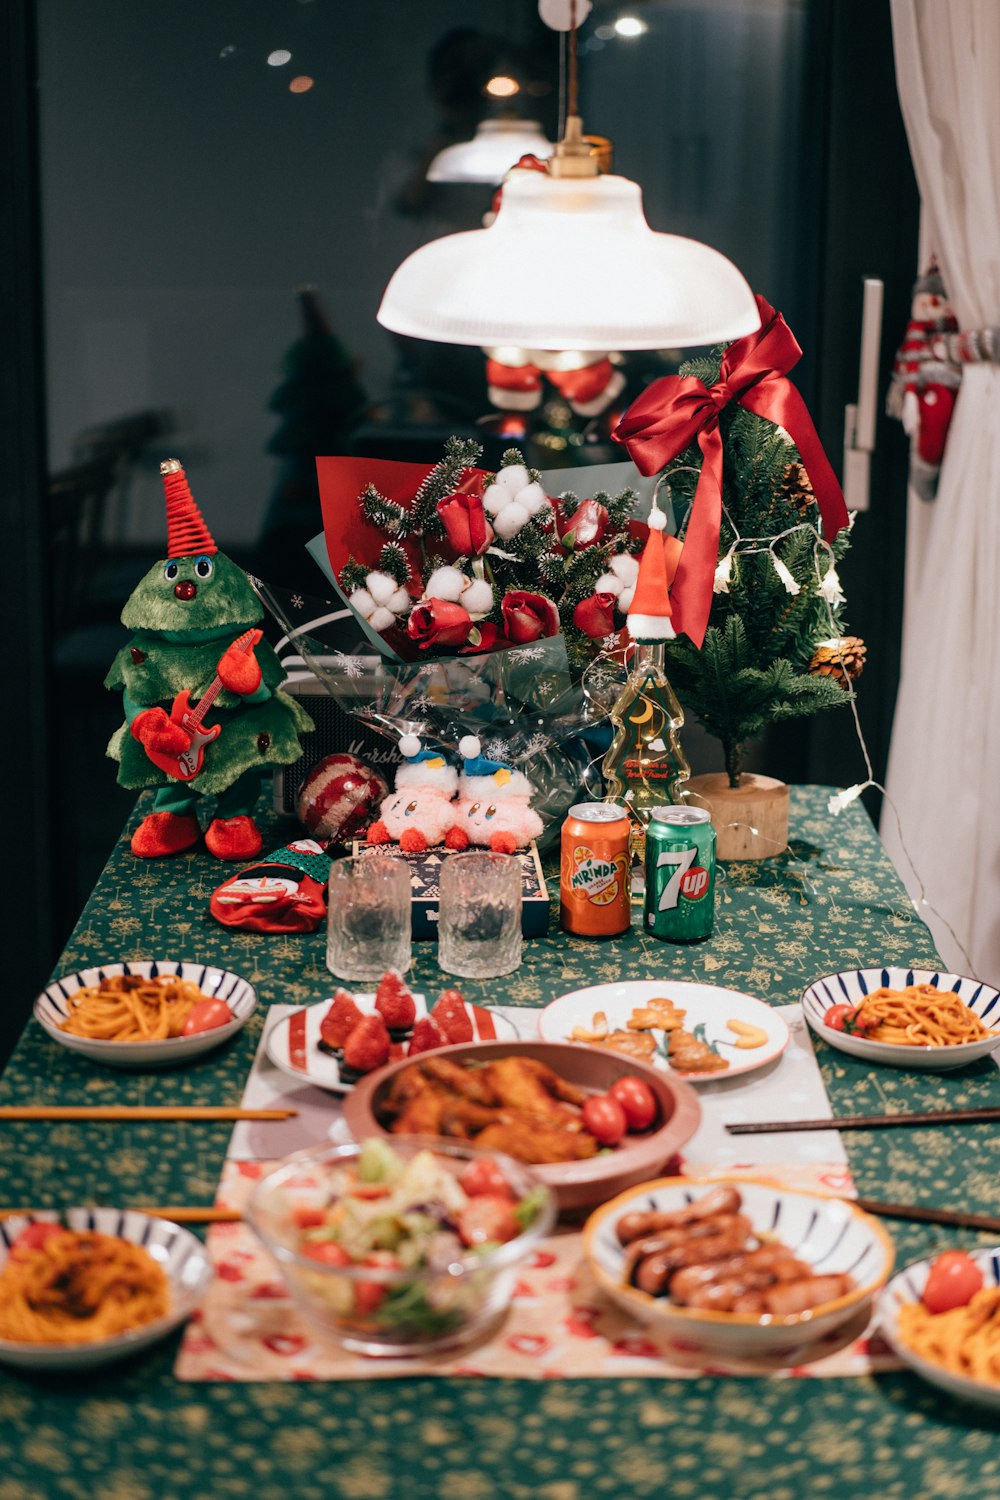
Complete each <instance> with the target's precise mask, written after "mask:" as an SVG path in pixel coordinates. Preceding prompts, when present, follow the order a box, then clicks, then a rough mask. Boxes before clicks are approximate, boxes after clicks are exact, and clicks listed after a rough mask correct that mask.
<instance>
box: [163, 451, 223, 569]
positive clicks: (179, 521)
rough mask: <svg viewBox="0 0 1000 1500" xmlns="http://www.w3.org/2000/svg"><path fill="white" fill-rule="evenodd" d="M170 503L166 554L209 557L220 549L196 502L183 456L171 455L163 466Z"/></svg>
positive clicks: (165, 494)
mask: <svg viewBox="0 0 1000 1500" xmlns="http://www.w3.org/2000/svg"><path fill="white" fill-rule="evenodd" d="M160 473H161V474H162V475H163V491H164V498H165V499H166V503H167V556H168V557H208V556H211V555H212V554H213V553H215V552H218V550H219V549H218V547H217V546H216V545H215V541H214V540H213V537H212V533H211V532H210V531H209V529H208V527H207V526H206V525H205V521H204V517H203V516H202V513H201V511H200V510H199V509H198V507H197V505H195V503H194V499H193V497H192V494H191V491H190V489H189V488H188V482H187V475H186V474H185V473H184V470H183V468H182V467H181V462H180V459H178V458H168V459H166V460H165V461H164V462H163V463H162V464H161V465H160Z"/></svg>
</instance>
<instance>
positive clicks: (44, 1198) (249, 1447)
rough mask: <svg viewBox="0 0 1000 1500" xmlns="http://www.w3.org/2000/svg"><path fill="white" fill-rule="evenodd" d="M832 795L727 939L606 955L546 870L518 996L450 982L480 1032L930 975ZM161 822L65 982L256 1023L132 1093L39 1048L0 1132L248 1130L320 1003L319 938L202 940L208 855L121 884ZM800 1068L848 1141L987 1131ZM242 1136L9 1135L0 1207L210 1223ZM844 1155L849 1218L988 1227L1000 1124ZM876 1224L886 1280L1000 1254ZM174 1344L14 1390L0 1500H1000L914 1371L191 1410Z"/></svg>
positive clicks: (903, 1089) (982, 1456)
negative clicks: (612, 986)
mask: <svg viewBox="0 0 1000 1500" xmlns="http://www.w3.org/2000/svg"><path fill="white" fill-rule="evenodd" d="M831 791H832V789H831V788H824V787H816V786H797V787H793V788H792V790H791V813H790V829H789V842H788V847H787V849H785V850H784V851H783V852H781V853H779V854H776V855H775V856H774V857H772V858H768V859H762V860H755V861H744V862H721V863H720V865H719V869H718V879H717V885H716V896H715V900H716V919H715V928H714V932H713V934H712V936H711V937H710V938H709V939H707V940H706V941H704V942H701V943H692V944H672V943H666V942H660V941H658V940H657V939H656V938H654V937H652V936H651V935H648V934H646V933H645V932H644V931H643V930H642V925H641V922H634V923H633V927H632V929H631V931H629V932H627V933H626V934H624V935H623V936H621V937H617V938H611V939H606V940H604V941H593V940H588V939H586V938H583V937H576V936H571V935H569V934H567V933H566V932H564V931H562V930H561V928H560V925H559V909H558V871H557V869H556V868H555V864H554V861H553V860H551V859H550V860H548V861H547V863H546V869H547V873H548V874H549V876H550V898H551V902H552V906H551V911H550V922H549V930H548V934H547V935H546V936H544V937H538V938H533V939H530V940H526V941H525V943H524V949H523V958H522V962H521V965H520V967H519V968H518V969H517V970H516V971H515V972H514V973H512V974H509V975H505V976H504V977H502V978H495V979H491V980H463V981H462V982H461V984H462V991H463V993H464V994H465V996H466V997H467V999H469V1000H471V1001H473V1002H475V1003H477V1004H479V1005H483V1006H489V1005H491V1004H497V1003H502V1004H504V1005H519V1006H523V1007H529V1008H541V1007H543V1006H544V1005H546V1004H547V1003H548V1002H550V1001H551V1000H553V999H554V998H556V997H557V996H560V995H563V994H565V993H567V992H571V991H574V990H577V989H579V988H581V987H584V986H588V985H595V984H601V983H605V982H612V981H616V980H619V979H667V978H673V979H683V980H693V981H698V982H703V983H708V984H714V985H725V986H727V987H729V988H732V989H736V990H740V991H744V992H746V993H749V994H750V995H753V996H756V997H757V998H759V999H761V1000H763V1001H765V1002H767V1003H768V1004H771V1005H781V1006H788V1005H793V1004H795V1003H796V1002H797V1001H798V1000H799V998H800V996H801V994H802V991H803V990H804V988H805V987H806V986H808V984H809V983H810V982H811V981H812V980H813V979H815V978H816V977H817V976H820V975H825V974H832V973H835V972H838V971H842V970H846V969H860V968H865V967H873V966H874V967H881V966H892V965H895V966H902V967H904V968H907V967H913V968H929V969H935V968H940V967H941V966H942V965H941V961H940V959H939V956H938V954H937V952H936V949H935V945H934V942H933V940H932V937H931V935H930V932H929V930H928V928H927V926H926V925H925V923H924V922H923V921H922V920H921V918H920V916H919V914H918V911H917V910H916V909H915V907H914V903H913V902H912V901H911V899H910V897H909V896H908V895H907V891H906V889H905V887H904V885H903V882H902V881H901V879H900V878H899V876H898V874H897V873H896V871H895V869H894V868H893V866H892V864H891V863H890V861H889V859H888V858H887V856H886V854H885V851H884V850H883V847H882V845H881V843H880V841H879V837H878V834H877V832H876V830H875V828H874V827H873V825H872V823H871V821H870V820H869V817H868V814H867V812H866V811H865V809H864V808H863V806H862V804H861V803H860V802H858V801H855V802H854V803H852V804H851V805H849V806H847V807H845V808H843V809H842V810H841V811H840V812H839V813H838V814H836V815H834V813H833V812H831V810H830V806H829V802H830V795H831ZM148 795H149V794H145V795H144V796H143V797H140V798H139V801H138V804H137V807H136V811H135V814H134V817H133V819H132V820H131V821H130V822H129V824H128V826H127V827H126V828H125V830H124V832H123V835H122V838H121V840H120V841H119V843H118V844H117V846H116V847H115V848H114V850H113V851H112V854H111V857H110V859H109V861H108V863H107V865H106V867H105V869H104V871H103V873H102V875H101V877H100V879H99V880H98V882H97V885H96V887H95V889H94V891H93V893H92V894H91V896H90V898H89V900H88V901H87V904H86V906H85V908H84V910H83V912H82V914H81V916H80V919H79V921H78V923H77V925H76V928H75V930H74V931H73V933H72V935H71V936H70V939H69V941H68V943H67V946H66V949H65V951H64V952H63V954H62V955H61V957H60V959H59V962H58V964H57V965H56V968H55V971H54V974H55V975H59V974H63V973H67V972H70V971H76V970H80V969H84V968H86V967H87V966H91V965H97V964H100V963H102V962H107V961H112V960H118V959H138V958H163V959H167V958H175V959H193V960H197V961H199V962H201V963H205V964H213V965H219V966H221V967H223V968H225V969H229V970H231V971H234V972H236V973H238V974H240V975H242V976H244V977H245V978H246V979H248V980H249V981H250V983H251V984H252V985H253V986H254V987H255V988H256V990H257V993H258V996H259V1002H260V1003H259V1006H258V1008H257V1010H256V1011H255V1013H254V1014H253V1015H252V1017H251V1018H250V1021H249V1022H248V1024H247V1025H246V1027H245V1028H244V1029H243V1030H242V1031H241V1032H239V1033H238V1035H236V1036H235V1037H234V1038H233V1039H232V1040H231V1041H229V1042H228V1043H226V1044H225V1045H224V1046H223V1047H221V1048H220V1049H219V1050H217V1051H215V1052H209V1053H207V1054H205V1055H203V1056H199V1057H198V1058H197V1059H195V1060H193V1061H191V1062H190V1063H188V1064H187V1065H185V1066H179V1067H173V1068H168V1069H163V1070H158V1071H146V1072H142V1071H124V1070H119V1069H111V1068H104V1067H101V1066H99V1065H98V1064H95V1063H94V1062H91V1061H89V1060H88V1059H86V1058H84V1057H81V1056H79V1055H77V1054H75V1053H73V1052H71V1051H69V1050H67V1049H65V1048H62V1047H60V1046H59V1045H57V1044H56V1043H55V1042H54V1041H53V1040H52V1038H51V1037H49V1036H48V1035H47V1034H46V1033H45V1032H44V1031H43V1029H42V1028H41V1026H39V1025H38V1024H37V1022H35V1021H34V1020H31V1021H29V1022H28V1024H27V1027H26V1029H25V1031H24V1033H23V1035H22V1037H21V1039H20V1041H19V1042H18V1045H17V1046H16V1048H15V1050H14V1052H13V1054H12V1056H11V1058H10V1061H9V1063H8V1065H7V1067H6V1069H5V1071H4V1073H3V1076H2V1078H0V1105H43V1104H52V1105H56V1104H58V1105H73V1104H80V1105H104V1104H115V1105H164V1106H176V1105H217V1104H238V1103H239V1100H240V1097H241V1094H242V1090H243V1084H244V1081H245V1079H246V1076H247V1074H248V1072H249V1070H250V1067H251V1064H252V1061H253V1058H254V1053H255V1049H256V1047H257V1044H258V1041H259V1039H260V1035H261V1028H262V1026H263V1023H264V1018H265V1013H266V1010H267V1007H268V1006H269V1005H271V1004H275V1003H284V1004H295V1005H302V1004H307V1003H310V1002H319V1001H321V1000H323V999H324V998H326V997H328V996H329V995H330V994H331V993H332V991H333V989H334V988H335V987H336V986H335V981H333V979H332V977H331V975H330V972H329V971H328V969H327V967H326V947H325V933H324V932H323V931H322V930H319V931H316V932H313V933H309V934H265V933H257V932H252V931H245V930H239V929H235V928H230V927H225V926H222V925H220V924H219V923H218V922H216V921H215V920H214V919H213V917H212V916H211V914H210V911H209V897H210V895H211V893H212V891H213V889H215V887H216V886H218V885H219V884H220V883H221V882H222V881H223V880H224V879H226V878H227V876H228V875H229V874H231V873H232V868H231V867H227V866H225V865H222V864H220V863H219V862H218V861H216V860H214V859H212V858H211V857H210V856H209V855H208V854H207V853H205V852H204V851H201V852H192V853H187V854H183V855H180V856H177V857H175V858H173V859H168V860H162V861H141V860H138V859H136V858H134V857H133V855H132V854H131V852H130V848H129V842H128V840H129V836H130V833H131V831H132V829H133V828H134V827H135V824H136V821H137V820H138V819H139V818H140V817H141V816H143V814H144V812H145V811H147V810H148V806H147V804H148ZM260 822H261V824H262V828H263V833H264V839H265V844H264V848H265V850H267V849H273V848H276V847H278V846H280V845H281V844H282V843H284V842H287V840H288V839H289V838H292V837H295V836H296V832H297V831H298V832H299V834H300V835H301V830H297V825H296V824H295V823H294V822H293V821H291V820H289V819H287V818H286V819H281V818H279V817H278V816H277V815H276V814H273V813H271V812H270V811H265V812H263V813H262V814H261V818H260ZM436 952H437V950H436V945H435V944H434V942H432V941H430V942H419V943H415V944H414V948H413V963H412V968H411V970H410V974H409V978H410V982H411V984H412V986H413V988H414V989H415V990H416V989H419V990H421V991H423V992H425V993H427V994H428V995H434V994H437V993H438V991H439V990H441V989H444V988H448V987H450V986H452V985H454V983H455V981H454V979H453V978H452V977H451V976H448V975H445V974H444V973H443V972H442V971H441V970H440V969H439V968H438V966H437V962H436ZM980 977H981V978H983V979H986V980H996V978H997V976H991V975H983V976H980ZM814 1045H815V1051H816V1056H817V1060H818V1063H819V1067H820V1070H821V1073H822V1078H823V1082H824V1084H825V1087H826V1091H827V1094H828V1097H829V1101H830V1104H831V1107H832V1110H833V1113H834V1114H835V1115H851V1114H855V1113H858V1114H873V1115H874V1114H878V1115H882V1114H885V1113H887V1112H888V1113H892V1112H896V1111H917V1110H928V1111H930V1110H940V1109H944V1108H948V1109H951V1108H967V1109H973V1108H983V1107H988V1106H996V1105H1000V1069H998V1067H997V1066H996V1064H995V1062H994V1061H992V1060H991V1059H985V1060H983V1061H980V1062H978V1063H975V1064H972V1065H969V1066H967V1067H965V1068H962V1069H960V1070H958V1071H955V1072H951V1073H922V1072H919V1071H909V1070H904V1069H900V1068H887V1067H882V1068H880V1067H875V1066H872V1065H871V1064H870V1063H868V1062H867V1061H866V1060H862V1059H859V1058H855V1057H852V1056H848V1055H846V1054H845V1053H843V1052H841V1051H836V1050H833V1049H832V1048H830V1047H828V1046H827V1045H826V1044H825V1043H824V1042H822V1041H821V1040H818V1039H817V1040H815V1043H814ZM230 1130H231V1126H230V1125H229V1124H227V1123H224V1122H214V1121H192V1120H188V1121H177V1120H152V1121H136V1120H130V1119H125V1120H121V1121H117V1122H111V1123H109V1122H106V1121H86V1120H85V1121H58V1122H50V1121H39V1120H20V1121H15V1120H2V1121H0V1142H2V1144H0V1184H2V1186H0V1207H3V1208H7V1209H12V1208H31V1209H41V1208H64V1207H70V1206H77V1205H113V1206H118V1207H129V1206H140V1205H145V1204H167V1205H169V1204H184V1205H192V1206H198V1205H211V1204H212V1202H213V1199H214V1195H215V1192H216V1188H217V1184H218V1182H219V1177H220V1171H221V1169H222V1164H223V1161H224V1158H225V1155H226V1149H227V1144H228V1141H229V1135H230ZM843 1144H844V1147H845V1149H846V1153H847V1158H848V1161H849V1165H850V1171H851V1175H852V1177H853V1181H854V1184H855V1186H856V1189H857V1192H858V1194H859V1195H860V1196H862V1197H866V1198H871V1199H877V1200H882V1201H886V1200H888V1201H892V1202H895V1203H903V1204H914V1205H924V1206H931V1207H937V1208H952V1209H969V1210H977V1211H980V1212H992V1213H997V1212H1000V1204H998V1184H1000V1132H998V1129H997V1127H996V1125H991V1124H980V1123H970V1124H957V1125H954V1126H949V1127H947V1128H935V1129H931V1128H927V1129H922V1128H909V1129H870V1130H852V1131H850V1132H847V1133H845V1134H844V1136H843ZM748 1149H749V1148H748ZM883 1222H884V1223H885V1224H886V1226H887V1228H888V1230H889V1232H890V1234H891V1236H892V1239H893V1241H894V1243H895V1247H896V1257H897V1266H903V1265H905V1264H907V1263H908V1262H909V1261H912V1260H916V1259H919V1258H921V1257H923V1256H926V1255H929V1254H932V1253H935V1252H936V1251H938V1250H939V1249H942V1248H945V1247H952V1246H959V1247H971V1246H977V1245H978V1246H982V1245H987V1244H989V1243H991V1239H990V1236H989V1235H988V1234H983V1233H979V1232H975V1231H972V1230H964V1229H955V1228H951V1227H944V1226H941V1225H935V1224H927V1223H920V1222H914V1221H909V1220H904V1219H892V1220H884V1221H883ZM199 1233H204V1231H203V1230H200V1231H199ZM996 1238H998V1237H996V1236H994V1239H996ZM180 1337H181V1335H180V1333H175V1334H174V1335H172V1336H171V1337H170V1338H168V1339H166V1340H165V1341H163V1342H161V1343H159V1344H157V1345H156V1346H154V1347H151V1348H149V1349H147V1350H145V1351H144V1352H141V1353H138V1354H135V1355H133V1356H132V1357H130V1358H129V1359H128V1360H127V1361H125V1362H122V1363H118V1364H115V1365H110V1366H107V1367H106V1368H103V1369H98V1370H92V1371H88V1372H86V1373H82V1374H72V1373H63V1374H53V1373H45V1374H41V1373H29V1372H25V1371H18V1370H14V1369H2V1370H0V1500H40V1497H44V1500H56V1497H58V1500H85V1497H86V1500H90V1497H99V1500H190V1497H192V1496H208V1497H212V1500H243V1497H246V1500H251V1497H252V1500H266V1497H270V1496H279V1495H280V1496H283V1497H289V1500H329V1497H343V1500H505V1497H509V1500H536V1497H537V1500H605V1497H607V1500H647V1497H648V1500H654V1497H655V1500H664V1497H670V1500H807V1497H808V1500H826V1497H855V1496H856V1497H861V1496H872V1495H877V1496H879V1497H880V1500H904V1497H905V1500H934V1497H942V1500H943V1497H963V1500H996V1497H997V1496H1000V1412H998V1411H995V1410H994V1411H990V1410H989V1409H987V1408H985V1407H978V1406H974V1405H971V1404H966V1403H963V1402H959V1401H958V1400H956V1399H953V1398H952V1397H950V1396H948V1395H945V1394H944V1393H943V1392H942V1391H940V1390H937V1389H935V1388H933V1387H931V1386H929V1385H927V1384H925V1383H923V1381H921V1380H920V1379H919V1378H918V1377H917V1376H916V1375H915V1374H912V1373H910V1372H909V1371H907V1370H903V1369H889V1370H886V1371H884V1372H882V1373H878V1374H865V1375H862V1376H845V1377H843V1378H823V1379H812V1378H796V1377H795V1376H791V1375H788V1374H782V1375H767V1376H753V1377H747V1376H731V1375H727V1376H719V1375H711V1374H694V1375H690V1376H687V1377H685V1378H681V1379H678V1378H669V1379H668V1378H662V1377H660V1376H657V1375H656V1374H655V1373H650V1372H648V1371H647V1370H646V1369H645V1368H644V1369H643V1372H642V1373H641V1374H637V1375H634V1376H633V1375H628V1374H626V1375H623V1376H616V1377H615V1378H601V1377H591V1378H586V1379H581V1378H573V1376H572V1374H567V1375H565V1376H560V1378H556V1379H548V1380H522V1379H509V1378H496V1379H494V1378H473V1377H471V1376H470V1377H465V1376H463V1377H456V1376H447V1377H444V1376H436V1375H420V1376H413V1375H403V1376H400V1377H399V1378H392V1379H371V1380H345V1381H317V1380H311V1381H305V1380H303V1381H296V1382H288V1381H286V1382H282V1383H277V1382H271V1381H264V1382H260V1381H256V1382H242V1381H233V1380H225V1381H223V1380H220V1381H217V1382H204V1383H191V1382H186V1381H182V1380H179V1379H178V1378H176V1376H175V1374H174V1363H175V1358H176V1355H177V1350H178V1344H179V1341H180Z"/></svg>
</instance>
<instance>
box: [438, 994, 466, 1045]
mask: <svg viewBox="0 0 1000 1500" xmlns="http://www.w3.org/2000/svg"><path fill="white" fill-rule="evenodd" d="M431 1015H432V1016H433V1018H434V1020H435V1021H436V1022H437V1024H438V1026H439V1027H440V1028H441V1030H442V1032H443V1033H444V1035H445V1038H446V1039H447V1041H448V1042H450V1043H455V1042H471V1041H472V1040H473V1031H472V1017H471V1016H470V1015H469V1012H468V1011H467V1010H466V1008H465V1001H464V1000H463V999H462V996H461V994H460V992H459V991H458V990H445V991H444V994H442V995H440V996H439V997H438V1003H437V1004H436V1005H435V1007H434V1009H433V1011H432V1012H431Z"/></svg>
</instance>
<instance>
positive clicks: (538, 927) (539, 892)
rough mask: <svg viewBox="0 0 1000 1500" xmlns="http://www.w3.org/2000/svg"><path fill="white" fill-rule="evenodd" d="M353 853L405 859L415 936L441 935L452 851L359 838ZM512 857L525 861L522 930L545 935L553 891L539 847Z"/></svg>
mask: <svg viewBox="0 0 1000 1500" xmlns="http://www.w3.org/2000/svg"><path fill="white" fill-rule="evenodd" d="M353 853H354V854H365V855H370V856H371V857H372V858H373V859H377V858H378V857H379V856H380V855H382V856H385V855H388V856H390V857H391V858H392V859H403V860H405V861H406V863H407V864H408V865H409V867H410V878H411V881H412V885H413V904H412V908H411V909H412V911H413V936H414V939H415V940H419V939H421V938H434V937H437V923H438V895H439V891H438V879H439V875H440V870H441V865H442V864H443V863H444V861H445V860H446V859H448V858H450V855H449V852H448V850H447V849H445V848H442V847H440V846H439V847H438V848H436V849H428V850H426V851H425V852H424V853H423V854H407V853H405V852H404V851H403V850H402V849H400V847H399V845H398V844H376V845H372V844H362V843H359V842H358V841H357V840H355V843H354V847H353ZM511 858H512V859H517V860H520V863H521V897H522V899H521V932H522V934H523V935H524V936H525V937H526V938H532V937H544V936H545V934H546V932H547V931H548V928H549V891H548V886H547V885H546V883H545V876H544V875H543V874H542V865H541V860H540V859H539V857H538V847H537V845H536V844H534V843H531V844H529V845H528V847H527V849H522V850H520V851H519V852H518V853H517V854H513V855H511Z"/></svg>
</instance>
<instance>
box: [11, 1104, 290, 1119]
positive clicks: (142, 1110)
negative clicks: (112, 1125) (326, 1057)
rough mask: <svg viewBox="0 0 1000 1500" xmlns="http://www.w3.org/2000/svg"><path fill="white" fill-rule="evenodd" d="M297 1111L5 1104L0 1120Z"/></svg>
mask: <svg viewBox="0 0 1000 1500" xmlns="http://www.w3.org/2000/svg"><path fill="white" fill-rule="evenodd" d="M297 1114H298V1110H297V1109H239V1108H236V1107H233V1106H230V1105H227V1104H183V1105H178V1104H23V1105H22V1104H6V1105H2V1106H0V1120H291V1119H293V1118H294V1117H295V1116H296V1115H297Z"/></svg>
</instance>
